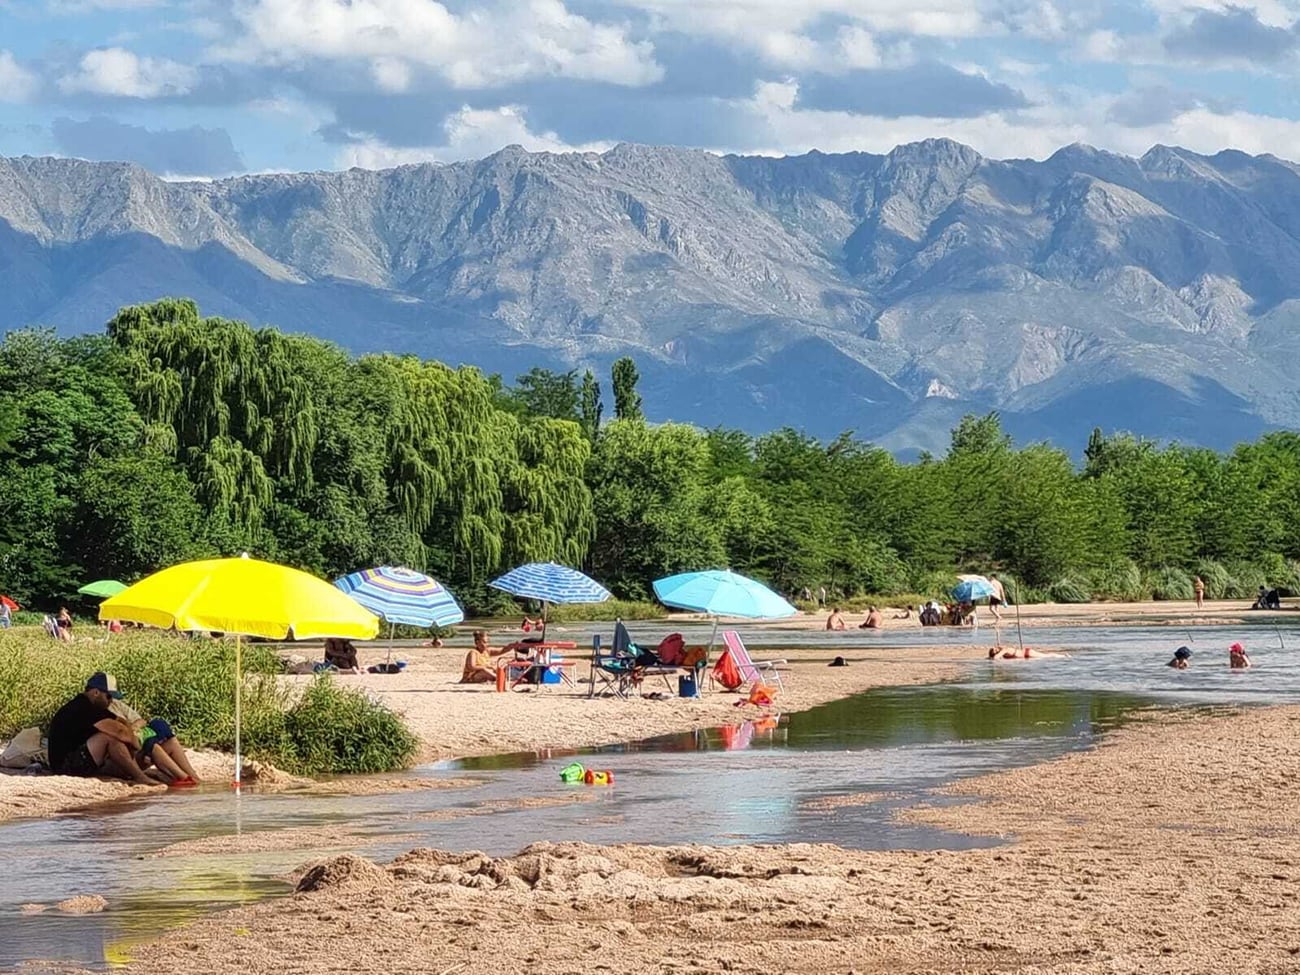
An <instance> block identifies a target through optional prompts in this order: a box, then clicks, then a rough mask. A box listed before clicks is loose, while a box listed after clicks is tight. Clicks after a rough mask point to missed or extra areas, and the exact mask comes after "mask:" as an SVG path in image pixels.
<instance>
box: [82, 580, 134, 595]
mask: <svg viewBox="0 0 1300 975" xmlns="http://www.w3.org/2000/svg"><path fill="white" fill-rule="evenodd" d="M125 588H126V584H125V583H122V582H118V581H117V580H116V579H100V580H99V581H98V582H88V583H86V584H85V585H84V586H82V587H81V588H80V589H78V590H77V592H79V593H81V594H82V595H83V596H102V597H103V598H104V599H107V598H108V597H109V596H116V595H117V594H118V593H119V592H121V591H122V590H124V589H125Z"/></svg>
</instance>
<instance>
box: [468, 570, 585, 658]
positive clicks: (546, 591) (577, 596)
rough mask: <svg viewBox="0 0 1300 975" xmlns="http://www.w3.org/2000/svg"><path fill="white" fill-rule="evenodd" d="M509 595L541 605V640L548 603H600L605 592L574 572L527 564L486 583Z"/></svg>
mask: <svg viewBox="0 0 1300 975" xmlns="http://www.w3.org/2000/svg"><path fill="white" fill-rule="evenodd" d="M488 585H489V586H491V587H492V588H493V589H500V590H501V591H502V592H508V593H510V595H512V596H520V597H522V598H524V599H536V600H538V601H539V602H540V603H541V604H542V640H543V642H545V640H546V609H547V606H548V605H549V604H551V603H603V602H604V601H605V600H606V599H608V598H609V590H608V589H606V588H605V587H604V586H602V585H601V584H600V583H599V582H597V581H596V580H595V579H592V578H591V577H590V576H585V575H583V574H582V573H581V572H579V571H578V570H577V569H570V568H569V567H568V566H564V565H556V564H555V563H554V562H529V563H528V564H527V565H521V566H519V567H518V568H515V569H511V570H510V571H509V572H507V573H506V574H505V575H503V576H502V577H501V578H499V579H493V580H492V581H491V582H489V583H488Z"/></svg>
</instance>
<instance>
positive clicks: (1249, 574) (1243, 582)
mask: <svg viewBox="0 0 1300 975" xmlns="http://www.w3.org/2000/svg"><path fill="white" fill-rule="evenodd" d="M1226 568H1227V570H1228V576H1229V581H1228V585H1227V588H1226V590H1225V592H1224V595H1225V596H1226V597H1227V598H1228V599H1254V598H1255V597H1256V596H1258V595H1259V587H1260V586H1263V585H1266V584H1267V583H1268V577H1267V576H1266V575H1265V574H1264V570H1263V569H1261V568H1260V567H1259V566H1258V565H1255V564H1254V563H1253V562H1229V563H1228V565H1227V566H1226Z"/></svg>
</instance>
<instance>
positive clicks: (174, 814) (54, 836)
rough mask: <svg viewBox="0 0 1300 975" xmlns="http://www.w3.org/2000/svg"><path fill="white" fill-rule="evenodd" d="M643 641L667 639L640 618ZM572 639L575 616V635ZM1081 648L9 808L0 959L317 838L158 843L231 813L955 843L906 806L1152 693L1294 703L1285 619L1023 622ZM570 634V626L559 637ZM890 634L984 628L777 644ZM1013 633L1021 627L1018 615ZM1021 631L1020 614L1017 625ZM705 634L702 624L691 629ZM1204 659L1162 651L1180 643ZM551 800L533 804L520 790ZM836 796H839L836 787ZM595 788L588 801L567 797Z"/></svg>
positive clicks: (129, 934)
mask: <svg viewBox="0 0 1300 975" xmlns="http://www.w3.org/2000/svg"><path fill="white" fill-rule="evenodd" d="M644 629H645V631H646V632H645V633H644V635H643V634H642V633H641V632H638V634H637V635H638V637H640V638H641V639H643V640H645V642H652V641H653V640H654V639H655V638H656V636H657V632H656V631H655V630H654V628H651V627H645V628H644ZM575 635H576V634H575ZM1026 635H1027V636H1029V637H1031V639H1032V642H1033V643H1034V644H1036V645H1044V646H1065V647H1068V648H1070V650H1071V653H1072V656H1071V657H1070V658H1069V659H1050V660H1030V661H1016V662H1001V663H997V664H993V663H988V662H977V663H973V664H971V666H970V667H969V669H968V671H967V673H966V674H965V675H964V676H963V677H962V678H961V679H959V680H956V681H952V682H947V683H942V684H934V685H924V686H920V687H914V688H901V689H900V688H882V689H879V690H876V691H871V692H868V693H866V694H861V695H857V696H855V697H852V698H847V699H844V700H841V701H836V702H833V703H830V704H827V705H824V706H822V707H819V708H815V709H813V710H810V711H806V712H802V713H799V714H792V715H787V716H782V717H781V718H780V719H779V720H775V721H773V720H768V721H743V722H737V723H736V724H734V725H731V726H728V727H725V728H716V729H710V730H706V731H699V732H690V733H685V734H677V735H667V736H662V737H658V738H651V739H646V740H643V741H639V742H634V743H630V744H624V745H617V746H609V747H605V748H600V749H587V750H583V751H573V752H564V753H558V752H552V753H549V754H542V755H539V754H531V753H528V754H517V755H506V756H494V757H490V758H480V759H472V760H465V761H460V762H447V763H439V764H437V765H431V766H426V767H422V768H419V769H416V770H414V771H413V772H412V773H410V774H411V775H414V776H432V777H435V778H439V779H460V780H462V781H463V783H464V785H463V787H459V788H452V789H436V790H420V791H411V792H404V793H397V794H386V795H377V796H329V795H318V794H312V795H303V794H295V793H267V794H258V793H257V792H255V791H246V792H245V793H244V794H243V795H241V796H238V797H237V796H235V795H233V794H232V793H231V792H230V791H229V790H228V789H227V788H224V787H222V786H217V785H213V786H211V787H205V788H204V789H202V790H200V791H198V792H185V793H169V794H166V795H162V796H157V797H151V798H149V799H146V800H141V801H137V802H126V803H117V804H113V805H111V806H107V807H104V808H103V809H98V810H89V811H85V812H82V813H79V814H73V815H68V816H63V817H59V818H55V819H47V820H30V821H19V822H16V823H11V824H8V825H4V826H0V838H3V840H4V842H3V843H0V873H2V874H3V876H4V877H5V883H4V884H3V885H0V967H6V968H7V967H10V966H12V965H15V964H18V963H20V962H22V961H25V960H30V959H38V958H44V959H60V960H66V961H69V962H73V963H77V964H82V965H90V966H102V965H105V964H112V963H114V962H115V961H120V960H123V959H125V958H126V957H127V956H128V955H129V952H130V946H131V945H132V944H134V943H137V942H140V941H144V940H151V939H153V938H156V937H158V936H159V934H160V933H161V931H162V930H163V929H164V928H165V927H166V926H168V925H171V924H175V923H179V922H182V921H184V920H187V919H190V918H193V917H196V916H198V915H199V914H201V913H203V912H206V911H209V910H212V909H214V908H216V907H221V906H226V905H229V904H231V903H238V902H242V901H248V900H253V899H257V898H259V897H264V896H267V895H268V894H272V893H278V892H282V891H285V890H287V889H288V888H287V886H286V884H285V882H284V881H283V880H282V879H280V878H282V877H283V875H284V874H285V873H286V872H288V871H289V870H291V869H292V868H294V867H295V866H297V865H298V864H301V863H302V862H304V861H306V860H309V859H311V858H312V857H313V853H312V852H311V851H305V850H301V849H299V850H292V851H286V852H280V853H257V854H244V855H231V854H228V853H226V854H220V855H206V856H185V857H151V856H150V855H149V854H151V853H152V852H153V851H156V850H158V849H160V848H161V847H164V846H167V845H169V844H172V843H175V842H178V841H181V840H187V839H196V838H201V837H206V836H213V835H221V834H228V833H231V832H234V831H236V830H239V831H243V832H250V831H256V830H266V829H279V828H284V827H291V826H325V827H329V826H337V827H338V828H339V829H340V831H343V830H346V831H347V832H348V834H355V833H360V834H362V835H363V836H365V837H368V838H371V839H373V840H374V841H375V842H373V843H367V844H365V845H362V846H358V845H357V844H356V843H355V841H354V840H352V839H350V838H344V839H341V841H340V844H339V846H338V847H337V848H336V849H347V848H357V849H360V850H361V852H363V853H365V854H366V855H367V856H373V857H377V858H380V859H383V858H387V857H390V856H392V855H395V854H396V853H398V852H401V851H403V850H406V849H409V848H411V847H413V846H439V847H444V848H448V849H478V850H483V851H486V852H488V853H495V854H504V853H511V852H514V851H516V850H518V849H519V848H520V847H521V846H524V845H526V844H527V843H529V842H532V841H535V840H540V839H547V840H571V839H578V840H584V841H587V842H593V843H615V842H651V843H674V842H701V843H714V844H725V843H749V842H765V843H766V842H792V841H805V842H821V841H825V842H834V843H838V844H841V845H843V846H847V847H857V848H864V849H890V848H909V849H925V848H937V847H942V848H947V849H953V848H959V847H967V846H973V845H982V844H988V843H991V842H992V841H990V840H987V839H976V838H972V837H967V836H962V835H959V834H951V833H943V832H939V831H936V830H932V829H928V828H922V827H916V826H909V825H906V824H900V823H897V822H894V821H893V820H892V814H893V812H894V810H895V809H897V808H899V807H900V806H905V805H908V804H910V803H914V802H916V801H917V800H918V799H921V798H923V797H924V798H927V799H929V800H930V801H933V796H932V795H931V793H932V791H933V790H934V789H935V788H937V787H939V786H942V785H944V784H947V783H950V782H953V781H955V780H957V779H961V778H965V777H968V776H972V775H979V774H982V773H985V772H988V771H993V770H997V769H1003V768H1009V767H1013V766H1019V765H1025V764H1031V763H1034V762H1038V761H1042V760H1044V759H1048V758H1052V757H1055V756H1057V755H1060V754H1063V753H1064V752H1067V751H1070V750H1075V749H1079V748H1084V747H1087V746H1088V745H1089V744H1090V743H1091V742H1092V741H1094V740H1095V738H1096V736H1097V735H1098V734H1099V733H1100V732H1102V731H1104V730H1105V729H1106V728H1108V727H1112V726H1114V725H1115V724H1116V723H1118V722H1121V721H1123V720H1124V719H1125V718H1126V717H1128V716H1130V715H1133V714H1134V713H1136V712H1139V711H1140V710H1141V709H1143V708H1149V707H1153V706H1161V707H1167V706H1170V705H1177V706H1192V707H1199V706H1211V705H1242V704H1257V703H1278V702H1291V701H1300V653H1297V652H1293V651H1292V650H1291V649H1287V648H1300V631H1295V630H1292V631H1286V630H1274V629H1273V628H1267V629H1265V628H1259V627H1245V628H1243V627H1241V626H1238V627H1235V628H1226V627H1225V628H1211V627H1201V628H1198V629H1197V630H1196V631H1195V633H1194V634H1190V633H1188V632H1187V631H1185V630H1181V629H1176V628H1158V627H1156V628H1153V627H1138V628H1124V627H1115V628H1101V627H1097V628H1090V629H1070V630H1059V631H1058V630H1053V629H1051V628H1034V629H1033V630H1032V631H1028V630H1027V631H1026ZM566 636H568V634H566ZM877 636H879V637H880V639H879V643H880V645H882V646H900V647H903V649H900V651H899V652H900V653H906V649H905V646H906V645H908V644H921V643H934V642H936V639H942V638H948V639H950V640H951V641H952V643H953V646H954V649H957V648H959V647H960V648H961V649H962V651H963V652H964V654H965V655H966V657H967V658H968V657H969V645H970V644H971V642H972V641H977V642H979V643H980V644H982V645H987V643H988V642H989V637H990V636H991V633H990V632H989V631H988V630H987V629H985V631H984V632H983V633H981V634H980V635H979V636H973V635H972V634H970V633H969V632H962V631H952V630H945V629H940V630H939V631H937V632H936V631H927V632H925V633H923V634H922V633H920V632H919V631H918V632H917V633H916V634H911V633H906V634H898V633H886V634H881V635H877V634H862V633H852V634H838V633H832V634H823V633H813V634H802V633H801V634H792V633H788V632H787V633H773V632H771V631H761V630H758V629H757V628H756V630H755V634H754V636H753V638H751V637H750V636H749V634H747V635H746V642H748V643H750V645H751V646H763V645H764V644H766V643H771V644H776V645H783V646H790V645H791V643H792V638H794V639H798V642H799V643H800V644H801V645H812V646H816V647H819V648H820V647H825V649H826V656H827V661H829V660H830V659H831V658H832V657H833V656H836V655H843V656H845V657H846V658H847V659H848V660H849V665H850V666H853V660H854V651H853V650H852V649H850V648H851V647H853V646H861V645H863V644H869V643H871V642H872V641H873V638H876V637H877ZM1002 636H1003V639H1004V640H1007V639H1008V633H1007V632H1006V630H1005V629H1004V632H1003V634H1002ZM1010 636H1011V637H1012V639H1014V631H1013V632H1012V633H1011V634H1010ZM692 638H693V636H692ZM1240 638H1244V639H1245V642H1246V643H1247V645H1248V648H1249V649H1250V650H1251V651H1252V656H1253V658H1254V660H1255V663H1256V667H1255V668H1254V669H1252V670H1249V671H1245V672H1230V671H1229V670H1228V669H1227V654H1226V650H1225V649H1224V648H1226V646H1227V644H1228V642H1230V641H1231V640H1233V639H1240ZM1180 643H1183V644H1187V645H1189V646H1190V647H1191V648H1192V649H1193V651H1194V656H1193V658H1192V668H1191V669H1190V670H1187V671H1174V670H1172V669H1170V668H1168V667H1165V666H1164V663H1165V661H1166V660H1167V659H1168V657H1169V656H1170V653H1171V651H1172V649H1173V647H1174V646H1176V645H1178V644H1180ZM1117 649H1123V650H1125V651H1128V652H1125V653H1114V652H1108V651H1113V650H1117ZM575 758H577V760H580V761H582V762H584V763H585V764H587V765H588V766H589V767H594V768H608V769H611V770H613V772H614V776H615V785H614V786H613V787H612V788H603V789H602V788H592V787H585V786H571V785H565V784H563V783H562V782H560V780H559V776H558V770H559V769H560V768H561V767H563V766H564V765H565V764H567V763H568V762H569V761H572V760H574V759H575ZM521 797H523V798H527V799H530V800H531V799H540V800H542V801H544V802H548V803H552V804H549V805H546V806H544V807H541V808H535V807H521V806H520V805H519V800H520V799H521ZM837 799H838V800H839V801H837ZM570 800H582V801H570ZM85 893H98V894H102V895H103V896H105V897H106V898H107V899H108V901H109V909H108V910H106V911H105V912H103V913H102V914H96V915H88V916H80V917H78V916H64V915H61V914H57V913H53V912H46V913H41V914H35V915H23V914H21V913H20V911H19V907H20V905H22V904H25V903H30V902H40V903H47V904H48V903H51V902H53V901H57V900H60V899H62V898H65V897H70V896H73V895H76V894H85Z"/></svg>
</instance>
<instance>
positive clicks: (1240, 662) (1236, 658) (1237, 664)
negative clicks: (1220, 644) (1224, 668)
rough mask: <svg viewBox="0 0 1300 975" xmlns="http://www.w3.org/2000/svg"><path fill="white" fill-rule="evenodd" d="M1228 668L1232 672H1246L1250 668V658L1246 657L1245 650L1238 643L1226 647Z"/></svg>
mask: <svg viewBox="0 0 1300 975" xmlns="http://www.w3.org/2000/svg"><path fill="white" fill-rule="evenodd" d="M1228 666H1229V667H1231V668H1232V669H1233V670H1246V669H1247V668H1249V667H1250V657H1248V656H1247V655H1246V648H1245V647H1243V646H1242V645H1241V644H1240V643H1234V644H1233V645H1232V646H1230V647H1228Z"/></svg>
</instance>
